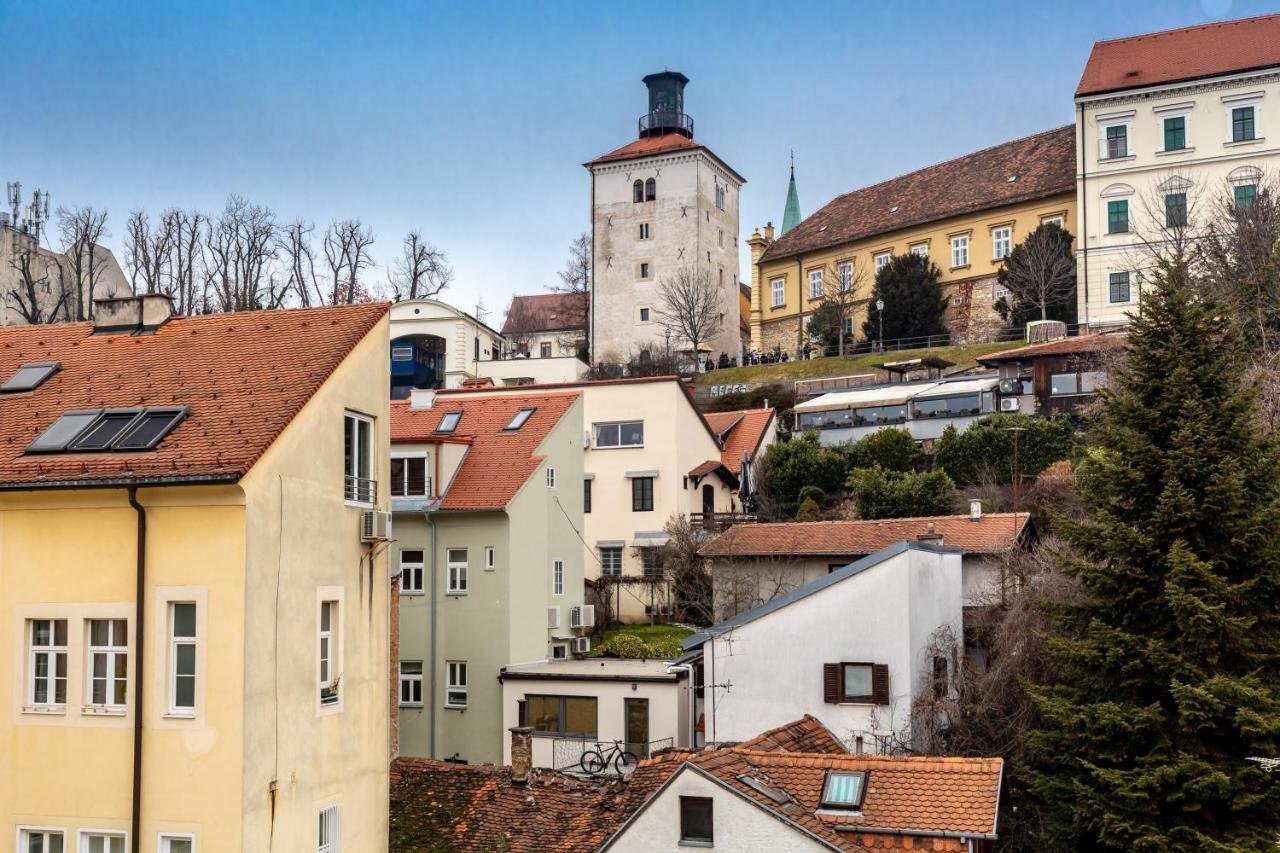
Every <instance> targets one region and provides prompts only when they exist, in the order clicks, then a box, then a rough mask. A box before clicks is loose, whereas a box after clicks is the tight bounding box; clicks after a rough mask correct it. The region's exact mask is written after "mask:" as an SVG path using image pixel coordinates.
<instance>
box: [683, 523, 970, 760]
mask: <svg viewBox="0 0 1280 853" xmlns="http://www.w3.org/2000/svg"><path fill="white" fill-rule="evenodd" d="M962 553H963V552H962V550H961V549H959V548H949V547H941V546H937V545H934V544H928V543H921V542H914V541H913V542H905V541H904V542H899V543H897V544H894V545H890V546H889V547H887V548H884V549H882V550H880V551H877V552H876V553H874V554H871V555H869V556H867V557H864V558H863V559H861V560H858V561H857V562H855V563H852V564H850V565H847V566H845V567H844V568H841V569H837V570H835V571H833V572H831V573H830V574H827V575H824V576H822V577H819V578H817V579H816V580H812V581H809V582H808V583H805V584H803V585H802V586H799V587H797V588H795V589H793V590H791V591H790V592H788V593H786V594H784V595H781V596H779V597H777V598H774V599H773V600H771V601H769V602H767V603H765V604H763V605H761V606H759V607H756V608H753V609H751V610H747V611H745V612H743V613H739V614H738V615H737V616H734V617H732V618H730V619H727V620H725V621H723V622H720V623H718V624H716V625H713V626H712V627H710V628H708V629H707V630H706V631H704V632H702V633H700V634H696V635H694V636H692V637H690V638H689V639H687V640H686V641H685V644H684V647H685V649H686V651H687V652H688V654H686V655H685V657H684V658H682V659H681V662H682V663H691V664H693V665H694V667H695V673H696V681H695V684H697V685H698V686H700V687H701V688H702V690H701V691H700V692H701V694H702V695H701V697H700V698H699V700H698V702H697V706H696V714H697V715H698V716H699V717H700V725H699V730H700V731H702V732H703V736H704V738H705V742H706V743H732V742H736V741H741V740H745V739H747V738H750V737H752V736H753V735H754V734H755V733H756V732H758V731H760V730H761V729H762V728H768V727H770V726H776V725H780V724H781V723H784V722H786V721H788V720H794V719H796V718H797V717H801V716H804V715H805V714H812V715H813V716H815V717H817V718H818V719H820V720H822V721H823V722H824V723H825V724H826V725H827V726H828V727H829V728H830V729H831V730H832V731H833V732H835V733H836V735H837V736H839V737H841V738H843V739H845V740H846V743H847V745H848V746H849V747H850V749H851V751H853V752H855V753H856V752H864V751H865V752H873V751H889V750H891V749H893V748H894V747H895V746H901V745H907V744H909V743H910V740H911V735H910V722H911V709H912V704H913V701H914V700H915V697H917V696H918V695H920V694H921V692H922V691H924V690H927V689H943V690H949V689H950V687H949V680H950V678H951V677H952V675H953V670H954V669H955V668H956V667H957V666H959V662H960V660H961V658H962V654H961V653H962V645H961V642H962V637H963V629H962V621H963V620H962V603H961V602H962V599H961V570H960V561H961V554H962Z"/></svg>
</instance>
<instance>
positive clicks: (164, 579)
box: [0, 486, 245, 851]
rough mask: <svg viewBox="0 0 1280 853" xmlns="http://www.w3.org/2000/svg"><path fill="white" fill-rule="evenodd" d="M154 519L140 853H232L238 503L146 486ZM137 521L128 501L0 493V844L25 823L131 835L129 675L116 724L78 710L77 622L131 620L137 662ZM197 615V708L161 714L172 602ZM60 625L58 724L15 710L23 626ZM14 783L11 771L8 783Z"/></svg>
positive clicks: (235, 832)
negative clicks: (174, 844)
mask: <svg viewBox="0 0 1280 853" xmlns="http://www.w3.org/2000/svg"><path fill="white" fill-rule="evenodd" d="M138 500H139V502H140V503H141V504H142V505H143V506H145V507H146V508H147V593H146V595H147V597H146V612H145V617H144V618H145V619H146V620H147V624H146V626H145V631H144V634H145V641H146V647H145V653H146V658H145V661H144V678H145V679H146V680H145V682H144V684H143V687H144V698H143V701H144V726H145V732H146V734H145V740H144V750H143V813H142V836H141V841H142V846H141V849H142V850H143V851H152V850H154V849H155V844H156V834H157V832H159V831H164V830H172V831H183V832H193V833H195V834H196V835H197V838H198V844H199V845H200V849H202V850H235V849H239V848H240V844H241V771H242V765H243V753H242V734H243V721H242V710H243V703H244V696H243V694H242V692H241V690H240V685H241V682H242V678H241V672H242V670H241V663H242V660H243V650H244V646H243V635H242V626H243V624H244V582H243V566H244V544H245V540H244V532H243V531H244V507H243V506H242V505H241V504H242V501H243V497H242V495H241V493H240V490H239V489H237V488H235V487H232V486H225V487H214V486H208V487H190V488H179V487H173V488H166V489H143V490H140V492H139V495H138ZM136 531H137V517H136V514H135V513H134V511H133V509H132V508H130V506H129V505H128V503H127V499H126V493H125V492H124V491H123V490H78V491H59V492H48V493H34V492H11V493H6V494H2V495H0V613H2V614H5V616H4V618H3V622H2V623H0V684H4V685H7V686H8V689H9V697H8V699H7V701H5V702H3V703H0V730H2V731H6V732H9V733H10V734H11V735H12V736H11V737H6V738H3V739H0V767H5V768H8V771H7V772H3V773H0V814H2V815H3V818H0V819H2V820H3V822H4V825H3V827H2V828H0V837H13V832H14V827H15V825H18V824H35V825H41V826H56V827H61V828H65V829H66V830H67V832H68V835H67V838H68V841H69V845H68V850H70V849H72V848H71V846H70V840H71V839H74V838H75V833H76V831H77V830H79V829H85V828H96V829H120V830H127V829H128V828H129V824H130V807H131V790H132V781H131V780H132V754H133V753H132V739H133V714H134V707H133V694H132V690H133V680H132V678H133V676H134V675H135V674H136V673H135V672H132V671H131V673H130V676H131V677H130V683H129V690H130V695H129V710H128V712H127V713H126V714H125V715H124V716H120V717H113V716H98V715H90V714H87V713H86V712H85V711H84V710H83V705H84V702H85V690H86V687H85V679H86V675H85V666H86V658H87V643H86V637H85V630H86V626H85V620H87V619H89V618H103V617H106V618H122V619H125V620H127V622H128V631H129V655H130V657H129V665H130V669H131V670H134V669H135V665H136V663H137V651H138V649H137V625H136V623H135V620H134V599H135V596H136V586H135V584H136V575H135V572H136V559H135V550H136V549H135V543H136ZM169 601H195V602H196V604H197V614H198V622H197V633H198V635H199V637H200V643H199V647H198V650H197V685H198V686H197V694H196V697H197V712H196V715H195V717H194V718H192V719H176V718H168V717H166V716H165V715H166V713H167V712H168V685H167V671H168V643H167V639H166V637H167V631H168V628H167V623H168V618H167V603H168V602H169ZM45 617H51V618H64V619H67V621H68V626H67V627H68V650H67V662H68V682H67V704H66V709H65V713H63V714H60V715H47V714H30V713H24V712H23V704H24V702H25V696H26V679H27V676H28V673H27V667H28V660H29V658H28V655H27V648H28V647H27V639H28V628H27V624H26V621H27V620H28V619H32V618H45ZM15 771H16V772H15Z"/></svg>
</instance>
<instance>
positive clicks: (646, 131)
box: [640, 110, 693, 139]
mask: <svg viewBox="0 0 1280 853" xmlns="http://www.w3.org/2000/svg"><path fill="white" fill-rule="evenodd" d="M673 131H674V132H675V133H681V134H684V135H685V136H687V137H689V138H690V139H692V138H693V117H692V116H690V115H689V114H688V113H678V112H673V111H668V110H657V111H654V112H651V113H645V114H644V115H642V116H640V135H641V136H642V137H643V136H657V135H658V134H661V133H669V132H673Z"/></svg>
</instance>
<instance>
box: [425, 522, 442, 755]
mask: <svg viewBox="0 0 1280 853" xmlns="http://www.w3.org/2000/svg"><path fill="white" fill-rule="evenodd" d="M424 516H425V517H426V519H427V524H428V525H430V526H431V644H430V649H431V694H430V695H431V706H430V707H431V717H430V723H431V725H430V728H429V730H428V731H429V735H430V737H429V738H428V740H427V755H429V756H431V757H432V758H435V757H436V706H437V705H439V704H440V703H439V702H437V701H436V668H437V667H436V632H437V631H438V628H437V626H438V625H439V623H440V620H439V619H437V618H436V602H437V601H438V600H439V596H438V595H437V594H436V562H437V561H436V522H435V519H433V518H432V517H431V513H429V512H428V513H424Z"/></svg>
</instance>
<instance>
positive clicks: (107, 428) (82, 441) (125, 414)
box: [67, 409, 140, 451]
mask: <svg viewBox="0 0 1280 853" xmlns="http://www.w3.org/2000/svg"><path fill="white" fill-rule="evenodd" d="M139 414H140V412H139V411H138V410H137V409H107V410H106V411H105V412H103V413H102V417H100V418H98V419H97V420H96V421H94V422H93V424H92V425H91V426H90V427H89V428H88V429H86V430H84V431H82V432H81V433H80V434H79V435H78V436H76V439H75V441H73V442H71V443H70V444H69V445H67V449H68V450H85V451H94V450H109V449H110V448H111V444H112V442H114V441H115V440H116V439H117V438H119V437H120V434H121V433H122V432H124V431H125V429H126V428H127V427H128V426H129V425H130V424H132V423H133V422H134V420H135V419H136V418H137V417H138V415H139Z"/></svg>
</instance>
